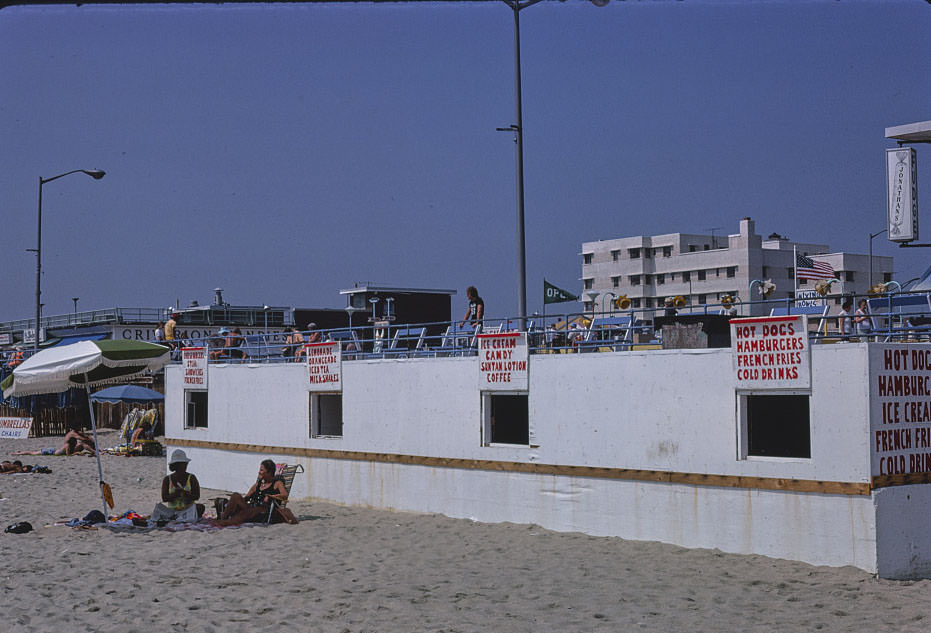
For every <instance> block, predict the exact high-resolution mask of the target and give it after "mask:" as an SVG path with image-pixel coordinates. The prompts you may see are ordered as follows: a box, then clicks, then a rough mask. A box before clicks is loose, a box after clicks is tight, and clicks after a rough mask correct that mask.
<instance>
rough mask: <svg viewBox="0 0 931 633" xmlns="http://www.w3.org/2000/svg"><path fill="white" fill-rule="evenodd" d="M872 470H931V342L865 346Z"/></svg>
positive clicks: (880, 472) (901, 472) (900, 472)
mask: <svg viewBox="0 0 931 633" xmlns="http://www.w3.org/2000/svg"><path fill="white" fill-rule="evenodd" d="M870 381H871V383H872V384H871V385H870V453H871V455H872V474H873V476H874V477H875V476H880V475H904V474H910V473H931V345H920V344H910V345H882V346H880V345H876V346H873V345H870Z"/></svg>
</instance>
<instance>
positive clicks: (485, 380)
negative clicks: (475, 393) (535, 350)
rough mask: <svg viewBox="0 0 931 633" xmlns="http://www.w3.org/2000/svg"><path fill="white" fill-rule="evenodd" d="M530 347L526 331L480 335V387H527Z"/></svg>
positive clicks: (513, 389)
mask: <svg viewBox="0 0 931 633" xmlns="http://www.w3.org/2000/svg"><path fill="white" fill-rule="evenodd" d="M528 357H529V348H528V346H527V334H526V333H525V332H507V333H505V334H479V335H478V366H479V370H478V371H479V389H481V390H482V391H527V389H528V388H529V386H530V380H529V378H528V372H527V359H528Z"/></svg>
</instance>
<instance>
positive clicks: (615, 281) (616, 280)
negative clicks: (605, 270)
mask: <svg viewBox="0 0 931 633" xmlns="http://www.w3.org/2000/svg"><path fill="white" fill-rule="evenodd" d="M620 285H621V278H620V277H611V286H613V287H614V288H618V287H620Z"/></svg>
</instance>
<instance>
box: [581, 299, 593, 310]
mask: <svg viewBox="0 0 931 633" xmlns="http://www.w3.org/2000/svg"><path fill="white" fill-rule="evenodd" d="M594 309H595V302H594V301H583V302H582V310H584V311H585V312H588V311H589V310H594Z"/></svg>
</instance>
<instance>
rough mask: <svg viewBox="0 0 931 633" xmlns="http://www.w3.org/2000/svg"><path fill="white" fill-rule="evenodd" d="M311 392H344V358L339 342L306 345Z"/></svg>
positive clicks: (305, 354) (305, 352) (305, 353)
mask: <svg viewBox="0 0 931 633" xmlns="http://www.w3.org/2000/svg"><path fill="white" fill-rule="evenodd" d="M304 356H305V357H306V358H307V373H308V376H309V384H310V390H311V391H342V389H343V383H342V367H343V356H342V351H341V350H340V346H339V341H332V342H329V343H307V344H306V345H304Z"/></svg>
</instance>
